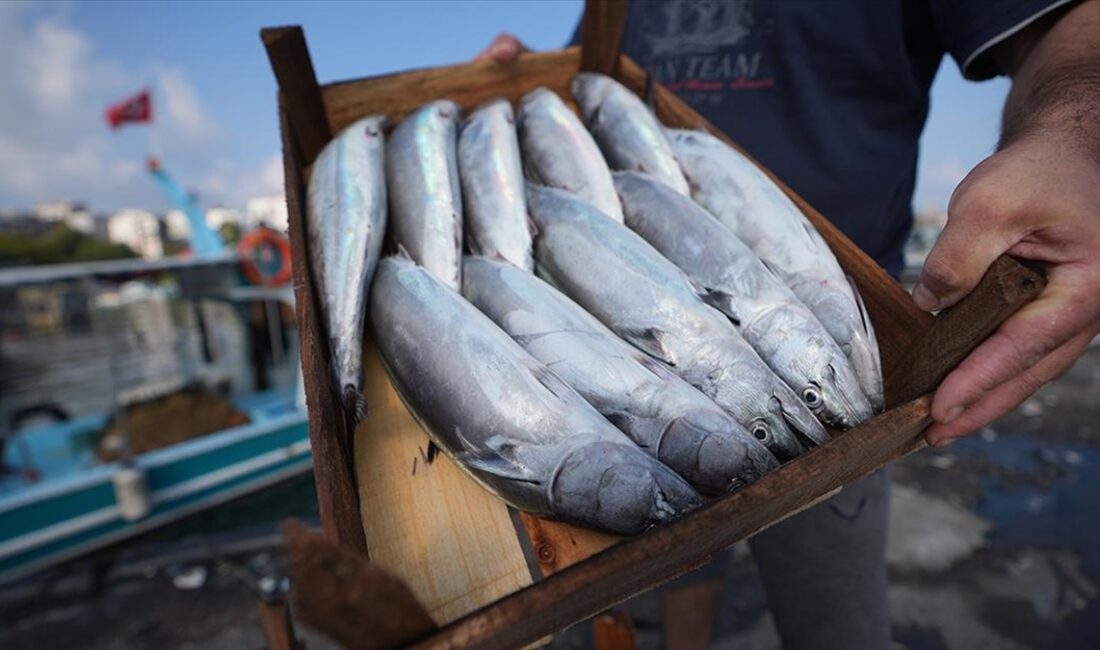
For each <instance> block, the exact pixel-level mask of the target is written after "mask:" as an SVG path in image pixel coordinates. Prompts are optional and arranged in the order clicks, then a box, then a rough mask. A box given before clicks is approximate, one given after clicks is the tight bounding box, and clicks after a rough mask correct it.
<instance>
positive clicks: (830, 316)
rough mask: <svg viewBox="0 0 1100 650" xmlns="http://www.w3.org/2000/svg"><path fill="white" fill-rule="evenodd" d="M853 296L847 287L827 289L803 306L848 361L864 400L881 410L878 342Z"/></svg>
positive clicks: (881, 391)
mask: <svg viewBox="0 0 1100 650" xmlns="http://www.w3.org/2000/svg"><path fill="white" fill-rule="evenodd" d="M852 295H853V294H852V292H851V290H849V289H848V288H847V287H845V288H843V289H837V288H835V287H831V286H830V287H828V289H827V290H822V291H817V292H816V295H815V297H814V298H813V299H812V300H811V301H807V303H806V304H807V306H808V307H810V309H812V310H813V312H814V315H816V316H817V317H818V320H820V321H821V323H822V325H824V326H825V328H826V329H827V330H828V331H829V334H831V335H832V337H833V339H834V340H835V341H836V343H837V345H839V346H840V350H841V352H843V353H844V356H845V357H847V359H848V362H849V367H850V368H851V369H852V372H853V373H854V374H855V377H856V380H857V381H858V382H859V385H860V387H861V389H862V391H863V394H864V396H865V399H866V400H867V401H868V402H869V403H870V404H871V405H872V407H874V408H875V409H876V410H881V408H882V403H883V398H882V395H883V389H882V365H881V362H880V360H879V352H878V342H877V341H876V340H875V335H874V329H873V328H872V327H871V325H870V319H869V318H868V317H867V315H866V312H865V311H864V310H863V308H862V307H861V306H860V305H861V304H862V302H861V301H859V300H858V298H859V296H858V294H854V295H855V298H856V300H857V304H855V305H854V304H853V298H852ZM856 307H858V309H856Z"/></svg>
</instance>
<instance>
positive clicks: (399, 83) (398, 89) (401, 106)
mask: <svg viewBox="0 0 1100 650" xmlns="http://www.w3.org/2000/svg"><path fill="white" fill-rule="evenodd" d="M579 64H580V49H579V48H576V47H571V48H567V49H564V50H555V51H552V52H538V53H533V54H524V55H522V56H520V58H519V59H518V60H517V61H514V62H512V63H508V64H500V63H497V62H495V61H475V62H473V63H463V64H460V65H452V66H444V67H441V68H430V69H427V70H412V71H409V72H402V73H398V74H392V75H386V76H383V77H374V78H371V79H357V80H354V81H344V82H338V83H332V84H326V85H325V86H324V87H323V88H322V89H321V95H322V96H323V97H324V100H325V110H326V112H327V114H328V120H329V123H330V124H331V125H332V128H333V130H334V131H339V130H340V129H342V128H344V127H345V126H347V125H348V124H351V123H352V122H354V121H355V120H357V119H359V118H361V117H363V116H364V115H370V114H372V113H381V114H384V115H388V116H389V117H390V119H391V120H392V121H393V122H398V121H400V120H401V118H403V117H404V116H405V115H406V114H407V113H408V112H409V111H411V110H413V109H415V108H417V107H418V106H421V105H422V104H426V103H428V102H430V101H434V100H436V99H442V98H446V99H450V100H452V101H455V102H457V103H458V104H459V105H460V106H463V107H464V108H467V109H470V108H473V107H475V106H477V105H479V104H481V103H483V102H486V101H488V100H490V99H493V98H496V97H504V98H505V99H507V100H508V101H511V102H515V101H517V100H518V99H519V98H520V97H522V96H523V95H525V94H527V93H528V92H530V91H531V90H534V89H535V88H537V87H539V86H546V87H547V88H550V89H551V90H553V91H555V92H557V93H558V94H561V95H563V96H567V95H568V94H569V80H570V79H571V78H572V77H573V75H574V74H576V72H577V68H578V66H579Z"/></svg>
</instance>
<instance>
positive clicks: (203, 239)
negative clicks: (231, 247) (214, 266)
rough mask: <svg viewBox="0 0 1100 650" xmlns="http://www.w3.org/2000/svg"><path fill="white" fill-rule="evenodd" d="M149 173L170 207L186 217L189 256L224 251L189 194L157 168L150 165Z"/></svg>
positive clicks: (217, 236)
mask: <svg viewBox="0 0 1100 650" xmlns="http://www.w3.org/2000/svg"><path fill="white" fill-rule="evenodd" d="M149 173H150V174H152V176H153V180H155V181H156V182H157V184H158V185H160V188H161V189H162V190H164V193H165V194H166V195H167V196H168V200H169V201H170V202H171V203H172V205H173V206H174V207H175V208H176V209H178V210H179V211H181V212H183V214H185V215H186V216H187V223H188V225H189V226H190V230H191V236H190V240H191V254H192V255H194V256H196V257H208V256H211V255H215V254H218V253H221V252H222V251H224V250H225V243H224V242H222V238H221V237H220V236H219V235H218V233H216V232H214V230H213V229H211V228H210V226H209V225H208V224H207V223H206V217H205V216H204V215H203V213H202V210H201V209H200V208H199V206H198V204H197V203H196V202H195V198H194V197H193V196H191V193H190V192H188V191H187V190H185V189H183V187H182V186H181V185H180V184H179V183H177V182H176V181H175V180H173V179H172V177H171V176H169V175H168V174H166V173H165V172H164V170H163V169H160V167H159V166H156V165H150V167H149Z"/></svg>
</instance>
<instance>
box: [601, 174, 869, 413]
mask: <svg viewBox="0 0 1100 650" xmlns="http://www.w3.org/2000/svg"><path fill="white" fill-rule="evenodd" d="M615 189H616V190H618V192H619V199H620V200H621V201H622V204H623V214H624V215H626V225H627V226H628V227H630V229H631V230H633V231H634V232H636V233H638V234H639V235H641V236H642V238H643V239H645V240H646V241H648V242H649V243H650V244H651V245H652V246H653V247H654V248H656V249H657V250H658V251H660V253H661V254H662V255H664V256H665V257H666V258H668V259H669V261H671V262H672V263H673V264H675V265H676V266H679V267H680V269H682V270H683V271H684V272H685V273H687V274H688V276H689V277H691V279H692V280H694V281H695V282H696V284H698V285H699V286H700V287H701V288H702V290H703V291H702V295H701V297H702V298H703V301H704V302H706V303H707V304H709V305H711V306H712V307H715V308H716V309H718V310H719V311H721V312H723V313H724V314H726V315H727V316H728V317H729V318H730V320H732V321H733V323H734V325H735V326H736V327H737V330H738V331H739V332H741V335H742V336H744V337H745V340H746V341H748V342H749V344H750V345H752V347H753V349H755V350H756V352H757V354H759V355H760V358H762V359H763V360H764V361H765V362H766V363H767V364H768V366H769V367H771V369H772V370H773V371H775V373H776V374H777V375H779V377H780V378H781V379H783V381H785V382H787V385H788V386H790V387H791V388H793V389H794V390H795V392H796V393H798V395H799V396H800V397H801V398H802V401H803V402H804V403H805V404H806V406H808V407H809V408H810V410H811V411H813V412H814V414H815V415H817V417H818V419H820V420H821V421H822V422H824V423H826V424H828V425H831V426H834V427H837V428H839V429H850V428H852V427H854V426H856V425H858V424H860V423H861V422H864V421H865V420H868V419H870V418H871V416H872V415H873V413H872V411H871V404H870V403H869V402H868V401H867V398H866V397H865V396H864V395H863V390H862V389H861V388H860V386H859V380H858V379H856V375H855V372H854V371H853V370H852V367H851V366H850V365H849V363H848V359H847V358H846V357H845V356H844V353H843V352H841V350H840V347H839V346H838V345H837V344H836V342H835V341H833V339H832V337H831V336H829V333H828V332H826V331H825V328H824V327H822V325H821V323H820V322H818V320H817V318H816V317H815V316H814V315H813V314H812V313H811V312H810V310H809V309H807V308H806V306H805V305H804V304H802V302H801V301H799V300H798V298H796V297H795V295H794V294H793V293H791V290H790V289H789V288H787V285H785V284H783V281H782V280H780V279H779V278H778V277H776V275H775V274H774V273H772V272H771V271H770V270H769V269H768V267H767V266H766V265H764V264H763V263H762V262H761V261H760V260H759V259H757V257H756V255H754V254H753V252H752V251H751V250H750V249H749V247H748V246H746V245H745V243H744V242H742V241H741V240H740V239H738V238H737V236H736V235H734V234H733V232H732V231H731V230H730V229H729V228H726V227H725V226H723V225H722V224H721V223H719V222H718V220H717V219H715V218H714V217H712V216H711V215H710V213H708V212H707V211H706V210H704V209H703V208H702V207H700V206H699V205H698V204H697V203H695V202H694V201H692V200H691V198H690V197H687V196H684V195H683V194H680V193H678V192H676V191H675V190H673V189H672V188H671V187H669V186H667V185H665V184H664V183H662V182H660V181H659V180H657V179H656V178H653V177H652V176H648V175H645V174H639V173H638V172H616V173H615Z"/></svg>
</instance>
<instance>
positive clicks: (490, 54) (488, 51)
mask: <svg viewBox="0 0 1100 650" xmlns="http://www.w3.org/2000/svg"><path fill="white" fill-rule="evenodd" d="M530 51H531V50H529V49H527V46H526V45H524V44H523V43H522V42H521V41H520V40H519V39H518V38H516V37H515V36H512V35H511V34H509V33H507V32H503V33H500V34H497V35H496V38H494V39H493V42H492V43H489V47H487V48H485V49H484V50H482V51H481V52H478V55H477V56H476V57H474V60H475V61H496V62H497V63H511V62H512V61H515V60H516V59H518V58H519V55H520V54H523V53H524V52H530Z"/></svg>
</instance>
